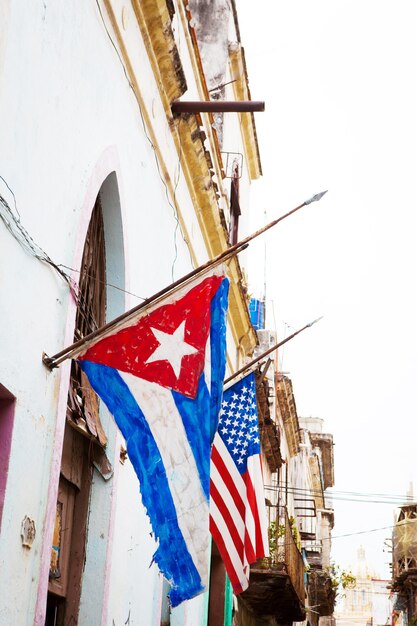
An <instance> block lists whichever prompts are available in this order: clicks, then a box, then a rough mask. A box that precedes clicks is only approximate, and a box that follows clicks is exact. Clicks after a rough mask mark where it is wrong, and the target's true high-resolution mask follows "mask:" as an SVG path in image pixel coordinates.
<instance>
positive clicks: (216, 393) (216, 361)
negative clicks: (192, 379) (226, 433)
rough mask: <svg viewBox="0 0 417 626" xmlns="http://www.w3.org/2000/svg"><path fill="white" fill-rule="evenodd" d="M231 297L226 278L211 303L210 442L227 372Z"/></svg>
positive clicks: (214, 432) (215, 427) (214, 429)
mask: <svg viewBox="0 0 417 626" xmlns="http://www.w3.org/2000/svg"><path fill="white" fill-rule="evenodd" d="M228 295H229V280H228V279H227V278H225V279H224V280H223V281H222V283H221V285H220V287H219V288H218V290H217V292H216V295H215V296H214V298H213V300H212V301H211V332H210V348H211V391H210V395H211V411H210V442H211V443H212V442H213V439H214V435H215V434H216V431H217V425H218V423H219V412H220V405H221V401H222V396H223V381H224V373H225V370H226V322H227V306H228Z"/></svg>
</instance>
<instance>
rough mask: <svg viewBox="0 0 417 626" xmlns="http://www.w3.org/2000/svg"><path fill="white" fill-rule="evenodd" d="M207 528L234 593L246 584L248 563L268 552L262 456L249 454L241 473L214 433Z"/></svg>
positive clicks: (239, 591)
mask: <svg viewBox="0 0 417 626" xmlns="http://www.w3.org/2000/svg"><path fill="white" fill-rule="evenodd" d="M210 532H211V534H212V537H213V539H214V541H215V542H216V545H217V547H218V549H219V552H220V556H221V557H222V559H223V562H224V564H225V567H226V571H227V573H228V576H229V578H230V582H231V583H232V586H233V590H234V592H235V594H239V593H241V592H242V591H244V590H245V589H246V588H247V587H248V584H249V565H251V563H254V562H255V561H256V560H257V559H259V558H261V557H263V556H266V555H268V553H269V549H268V536H267V520H266V512H265V500H264V493H263V479H262V467H261V458H260V455H259V454H256V455H254V456H250V457H249V458H248V469H247V472H245V474H242V475H241V474H240V473H239V471H238V469H237V467H236V465H235V463H234V461H233V459H232V457H231V456H230V454H229V452H228V450H227V448H226V446H225V444H224V443H223V441H222V439H221V437H220V435H219V434H218V433H217V434H216V436H215V438H214V442H213V448H212V453H211V467H210Z"/></svg>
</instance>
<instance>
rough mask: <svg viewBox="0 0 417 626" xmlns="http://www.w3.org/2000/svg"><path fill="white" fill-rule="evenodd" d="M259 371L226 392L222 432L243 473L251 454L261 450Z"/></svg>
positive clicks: (220, 423)
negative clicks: (256, 376)
mask: <svg viewBox="0 0 417 626" xmlns="http://www.w3.org/2000/svg"><path fill="white" fill-rule="evenodd" d="M255 389H256V388H255V374H253V373H252V374H249V375H248V376H245V378H242V380H240V381H239V382H238V383H236V384H235V385H233V386H232V387H230V388H229V389H227V391H225V392H224V394H223V402H222V406H221V410H220V417H219V427H218V433H219V435H220V437H221V438H222V440H223V442H224V444H225V446H226V447H227V449H228V451H229V454H230V456H231V457H232V459H233V461H234V462H235V464H236V467H237V468H238V470H239V472H240V474H244V473H245V472H246V470H247V466H248V457H249V456H252V455H254V454H260V452H261V447H260V441H259V428H258V410H257V406H256V391H255Z"/></svg>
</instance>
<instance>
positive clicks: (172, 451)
mask: <svg viewBox="0 0 417 626" xmlns="http://www.w3.org/2000/svg"><path fill="white" fill-rule="evenodd" d="M119 374H120V376H121V377H122V378H123V380H124V382H125V383H126V384H127V386H128V387H129V389H130V391H131V393H132V395H133V396H134V398H135V400H136V402H137V403H138V405H139V407H140V409H141V411H142V412H143V414H144V415H145V418H146V421H147V422H148V424H149V428H150V429H151V432H152V435H153V437H154V439H155V442H156V445H157V446H158V449H159V452H160V454H161V457H162V462H163V464H164V467H165V472H166V475H167V480H168V483H169V486H170V491H171V494H172V498H173V500H174V505H175V509H176V511H177V520H178V525H179V528H180V530H181V532H182V535H183V537H184V540H185V543H186V545H187V548H188V551H189V552H190V554H191V557H192V559H193V561H194V564H195V566H196V568H197V569H198V572H199V574H200V576H201V579H202V583H203V585H204V586H206V585H207V580H208V555H209V552H208V550H209V527H208V523H209V510H208V502H207V499H206V496H205V494H204V492H203V489H202V486H201V481H200V476H199V473H198V468H197V465H196V462H195V458H194V455H193V452H192V450H191V448H190V445H189V443H188V439H187V436H186V433H185V429H184V424H183V422H182V418H181V415H180V414H179V412H178V409H177V407H176V405H175V402H174V399H173V397H172V393H171V391H170V390H169V389H164V388H163V387H161V386H160V385H158V384H156V383H151V382H148V381H146V380H142V379H140V378H137V377H136V376H133V375H132V374H127V373H125V372H121V371H119Z"/></svg>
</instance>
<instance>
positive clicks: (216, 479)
mask: <svg viewBox="0 0 417 626" xmlns="http://www.w3.org/2000/svg"><path fill="white" fill-rule="evenodd" d="M210 478H211V480H212V481H213V483H214V485H215V486H216V489H217V491H218V492H219V495H220V498H221V499H222V500H223V502H224V504H225V506H226V508H227V510H228V511H229V513H230V515H231V517H232V519H233V521H234V524H235V527H236V529H237V532H238V534H239V537H241V538H242V542H243V536H244V532H245V521H244V520H243V519H242V515H241V513H240V512H239V510H238V508H237V507H236V504H235V501H234V500H233V498H232V494H231V493H230V491H229V489H228V487H227V485H226V484H225V483H224V481H223V478H222V477H221V475H220V474H219V471H218V469H217V467H216V466H215V464H214V463H213V462H212V463H211V475H210ZM212 500H213V497H211V501H212ZM210 513H211V504H210Z"/></svg>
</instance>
